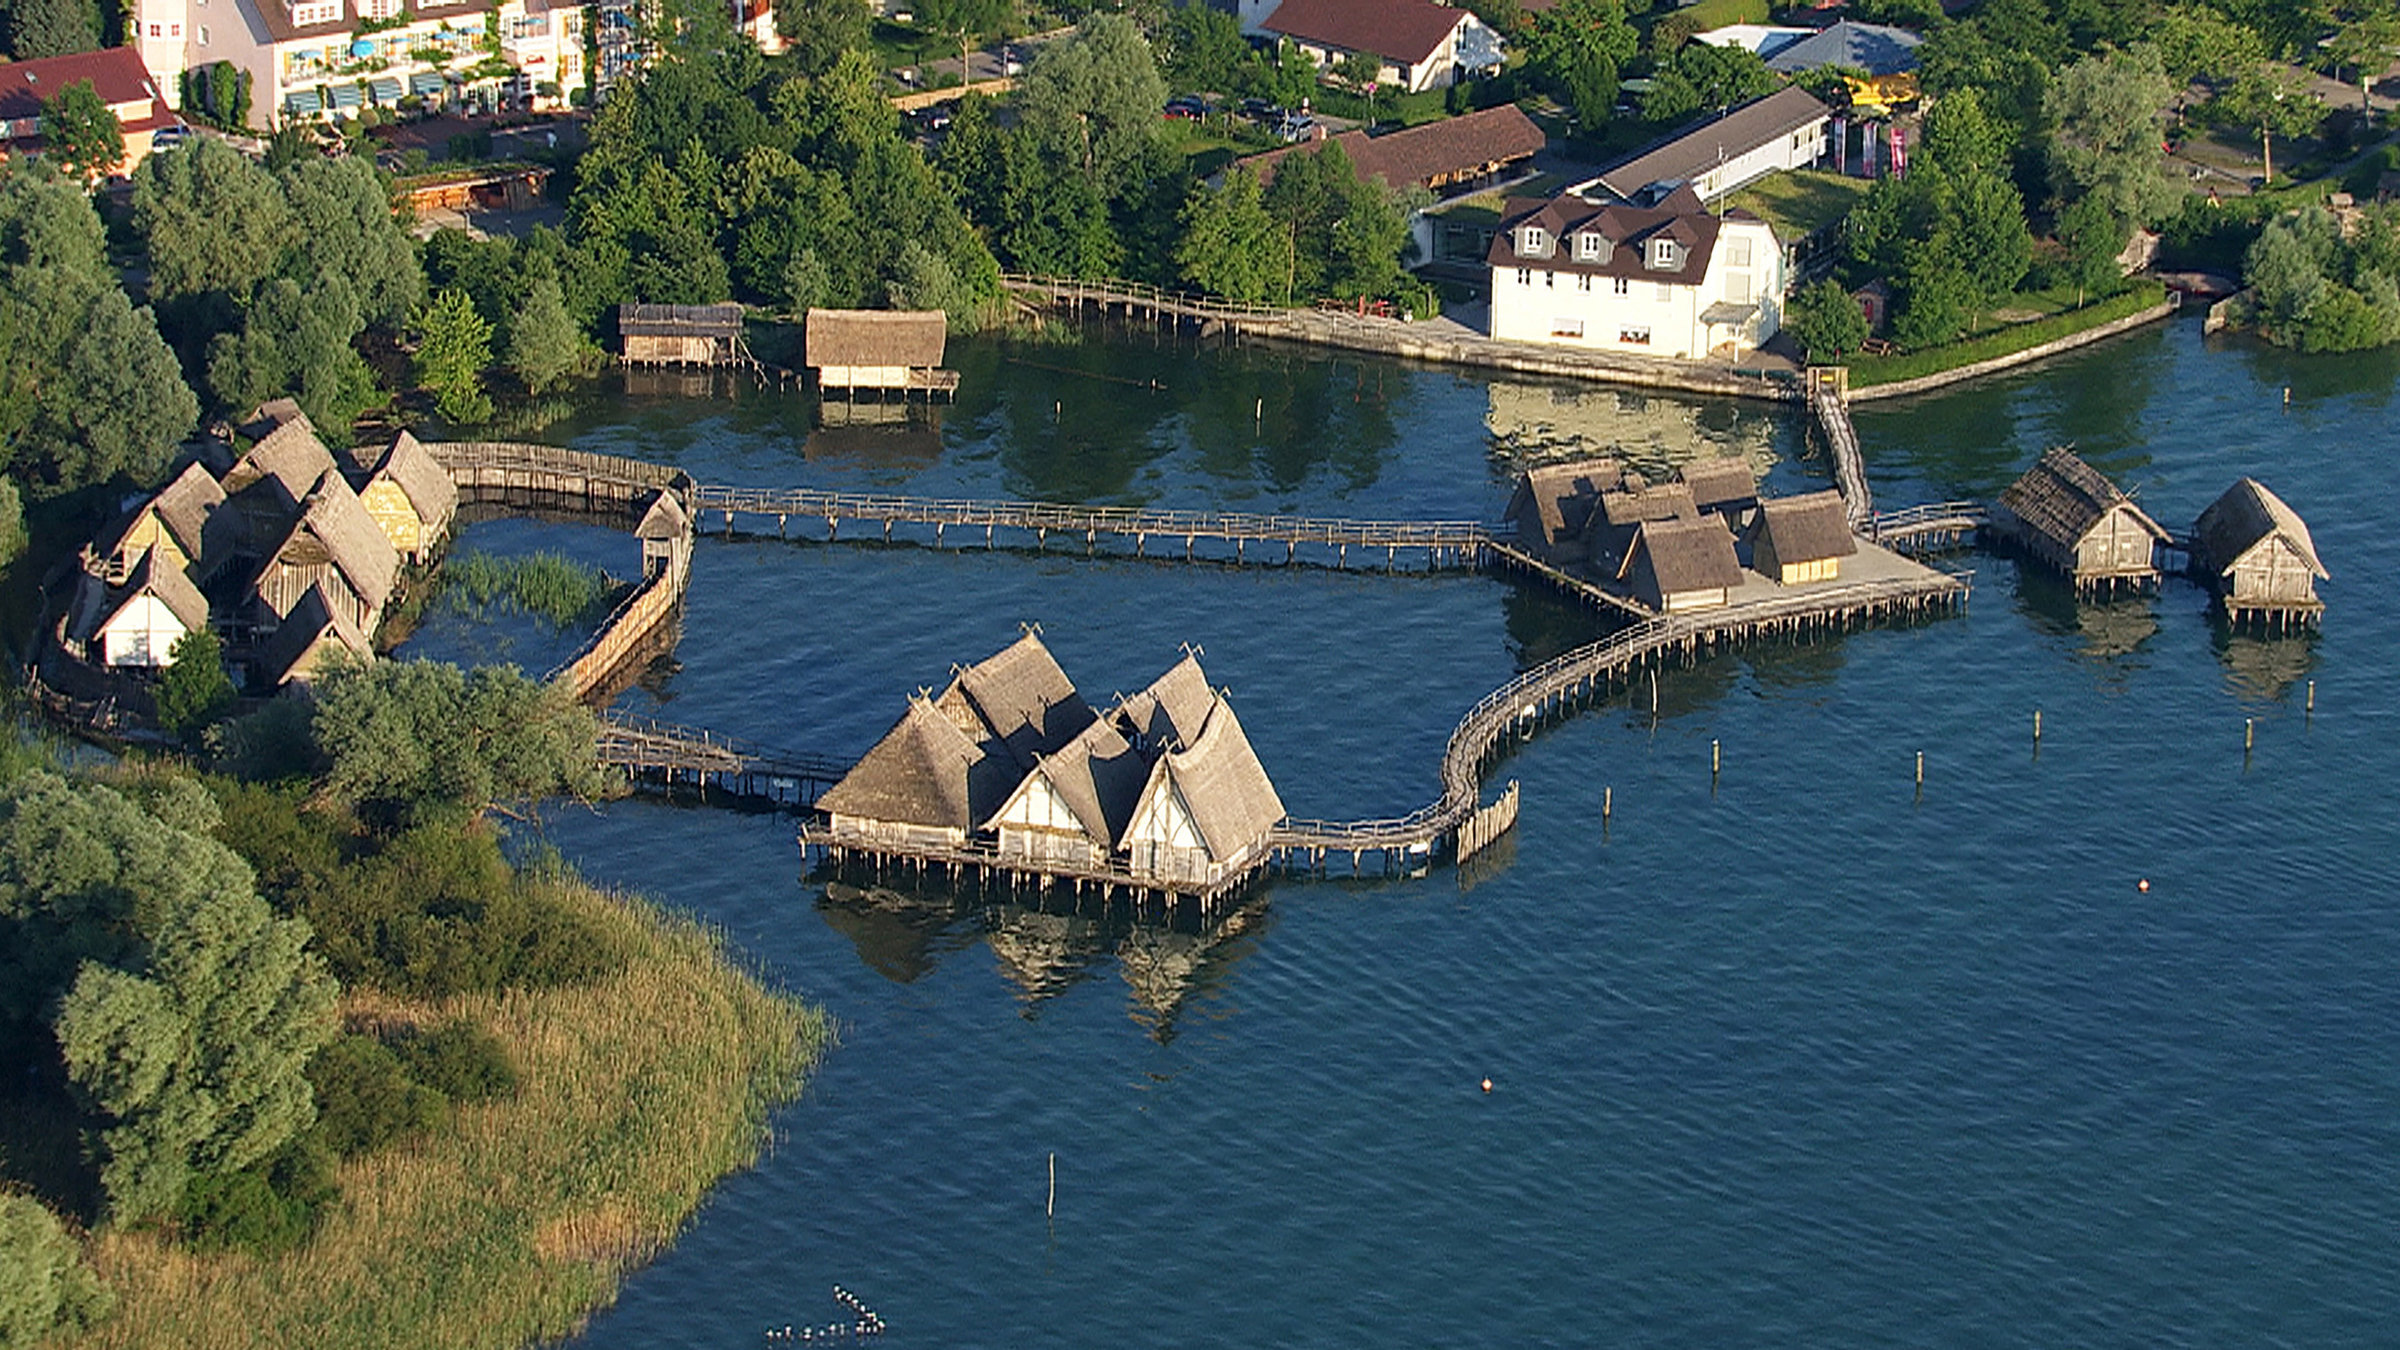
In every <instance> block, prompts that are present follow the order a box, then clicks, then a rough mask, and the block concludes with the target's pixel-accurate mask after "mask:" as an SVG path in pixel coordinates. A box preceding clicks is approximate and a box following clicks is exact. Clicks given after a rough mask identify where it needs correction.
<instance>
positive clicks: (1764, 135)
mask: <svg viewBox="0 0 2400 1350" xmlns="http://www.w3.org/2000/svg"><path fill="white" fill-rule="evenodd" d="M1832 118H1833V110H1832V109H1831V108H1828V107H1826V106H1825V105H1824V104H1823V103H1820V102H1818V101H1817V99H1816V97H1815V96H1814V95H1812V94H1810V93H1809V92H1808V91H1807V90H1805V89H1802V88H1800V87H1799V86H1798V85H1788V86H1786V87H1784V88H1782V89H1778V90H1776V91H1775V92H1774V93H1772V94H1764V95H1761V96H1760V97H1758V98H1754V99H1752V100H1750V101H1749V102H1748V103H1744V104H1741V105H1739V106H1737V107H1734V108H1730V109H1728V110H1727V111H1725V112H1724V113H1723V114H1721V115H1719V116H1716V117H1712V118H1709V119H1708V120H1707V121H1704V122H1702V123H1700V124H1699V125H1697V126H1694V127H1692V128H1690V129H1688V130H1685V131H1680V132H1677V133H1675V135H1673V136H1672V137H1670V138H1669V139H1667V140H1665V141H1663V142H1660V143H1659V144H1657V145H1654V146H1651V147H1650V148H1649V149H1647V150H1644V151H1642V152H1641V153H1639V154H1636V155H1634V156H1632V157H1631V158H1629V159H1626V160H1623V161H1621V162H1620V163H1618V164H1617V165H1616V166H1614V167H1613V168H1609V169H1605V170H1603V171H1602V172H1601V174H1600V176H1599V177H1598V178H1595V179H1593V180H1592V181H1591V182H1590V183H1586V184H1582V185H1580V186H1578V187H1577V188H1575V192H1577V193H1578V194H1580V195H1584V196H1597V195H1602V194H1605V195H1608V196H1613V197H1615V198H1617V199H1618V200H1620V201H1628V202H1638V201H1644V200H1647V199H1652V198H1655V197H1656V196H1657V195H1658V194H1659V193H1660V192H1661V191H1662V190H1663V185H1666V184H1676V183H1681V184H1688V185H1689V186H1690V187H1691V189H1692V190H1693V191H1694V192H1696V193H1698V194H1699V195H1700V200H1702V201H1704V202H1713V201H1715V200H1716V199H1717V198H1719V197H1722V196H1724V195H1726V194H1727V193H1730V192H1732V191H1734V190H1735V189H1737V188H1740V187H1743V186H1746V185H1747V184H1750V183H1753V182H1755V181H1757V180H1758V179H1761V178H1764V177H1766V176H1767V175H1768V174H1771V173H1776V172H1780V171H1782V170H1785V169H1805V168H1808V167H1810V166H1811V165H1814V164H1815V163H1817V161H1819V160H1821V159H1823V158H1824V157H1825V154H1826V150H1827V143H1826V137H1825V128H1826V125H1827V124H1828V123H1829V122H1830V121H1831V120H1832ZM1595 189H1597V191H1595Z"/></svg>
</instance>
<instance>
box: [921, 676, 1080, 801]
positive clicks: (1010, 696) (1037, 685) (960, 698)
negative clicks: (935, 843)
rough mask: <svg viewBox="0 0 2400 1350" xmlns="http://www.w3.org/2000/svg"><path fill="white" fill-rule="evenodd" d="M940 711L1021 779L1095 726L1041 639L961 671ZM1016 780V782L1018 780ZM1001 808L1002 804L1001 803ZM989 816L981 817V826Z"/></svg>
mask: <svg viewBox="0 0 2400 1350" xmlns="http://www.w3.org/2000/svg"><path fill="white" fill-rule="evenodd" d="M934 706H935V707H936V708H938V709H940V710H941V712H942V714H943V715H944V716H946V717H948V718H949V719H950V721H951V724H952V725H954V726H956V727H957V728H958V730H959V732H960V734H961V735H964V736H965V737H967V739H968V740H969V741H970V742H973V743H976V744H982V745H985V746H986V748H987V749H988V750H990V751H993V752H996V753H998V754H1000V755H1001V756H1002V757H1003V758H1004V759H1005V760H1006V761H1007V762H1009V763H1011V764H1013V765H1014V766H1015V771H1016V773H1017V774H1023V773H1025V772H1026V771H1028V770H1030V769H1031V768H1032V767H1033V764H1034V760H1035V759H1036V758H1037V757H1039V756H1042V755H1047V754H1054V753H1056V752H1057V751H1058V750H1059V749H1060V748H1062V747H1063V746H1065V745H1066V743H1067V742H1068V741H1070V740H1073V739H1074V738H1075V737H1076V736H1078V735H1080V734H1081V733H1082V731H1083V729H1084V728H1085V727H1087V726H1090V725H1091V724H1092V716H1093V714H1092V709H1091V705H1090V704H1087V703H1085V702H1084V701H1083V696H1082V695H1080V694H1078V693H1076V692H1075V682H1074V681H1073V680H1070V679H1068V678H1067V672H1065V671H1064V670H1061V669H1059V665H1058V661H1057V659H1056V658H1055V657H1053V656H1051V655H1050V649H1049V648H1048V647H1045V646H1043V645H1042V640H1041V638H1040V637H1039V636H1037V635H1035V634H1033V633H1030V632H1029V633H1027V634H1025V636H1023V637H1021V638H1018V639H1017V640H1016V641H1015V642H1012V643H1010V644H1009V645H1008V646H1006V647H1004V648H1002V649H1001V650H1000V651H998V652H997V653H995V654H993V655H992V656H991V657H989V658H988V659H986V660H983V661H979V662H977V663H975V664H974V665H972V666H967V667H965V668H963V669H960V670H958V671H957V672H956V673H955V674H953V675H952V676H951V679H950V687H949V688H947V689H945V690H943V691H942V694H941V697H940V698H938V699H935V700H934ZM1010 781H1011V782H1012V783H1013V782H1014V781H1015V779H1014V776H1013V775H1012V777H1011V779H1010ZM995 805H997V803H995ZM983 820H984V817H981V816H978V817H977V818H976V823H977V824H978V825H980V824H981V823H982V822H983Z"/></svg>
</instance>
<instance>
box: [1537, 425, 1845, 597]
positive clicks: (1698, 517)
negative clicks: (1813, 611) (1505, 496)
mask: <svg viewBox="0 0 2400 1350" xmlns="http://www.w3.org/2000/svg"><path fill="white" fill-rule="evenodd" d="M1508 519H1509V521H1510V522H1511V523H1512V524H1513V525H1514V526H1515V528H1516V541H1517V546H1518V547H1519V548H1521V549H1524V550H1525V551H1527V552H1529V553H1531V554H1533V555H1534V556H1535V557H1536V558H1537V559H1538V560H1539V561H1541V562H1543V563H1545V564H1548V565H1549V566H1551V567H1556V568H1560V569H1563V570H1568V571H1585V572H1589V573H1593V574H1596V575H1597V576H1598V577H1599V579H1600V580H1601V581H1602V582H1603V583H1604V584H1608V585H1610V586H1613V587H1616V588H1619V589H1622V590H1623V591H1625V592H1626V593H1628V594H1630V595H1632V596H1633V597H1635V598H1636V599H1638V600H1640V601H1641V602H1642V603H1643V604H1645V605H1647V606H1648V607H1649V608H1650V609H1652V610H1653V611H1656V612H1660V613H1677V612H1682V611H1687V610H1694V609H1707V608H1713V607H1715V606H1719V605H1724V604H1727V603H1730V602H1731V600H1732V597H1733V594H1734V592H1736V591H1737V590H1740V589H1741V588H1742V586H1743V585H1744V584H1745V581H1746V578H1747V576H1748V575H1750V574H1753V573H1754V574H1756V575H1757V576H1759V577H1760V578H1762V579H1763V580H1764V581H1767V582H1772V583H1774V584H1775V585H1778V586H1807V585H1812V584H1816V583H1820V582H1827V581H1835V580H1838V579H1840V577H1841V574H1842V562H1843V560H1844V559H1845V558H1849V557H1853V556H1855V555H1856V554H1857V552H1858V540H1857V538H1856V537H1855V536H1854V535H1852V534H1851V532H1850V527H1849V521H1848V517H1847V515H1846V514H1845V513H1844V510H1843V507H1842V499H1841V494H1839V493H1837V492H1834V491H1831V490H1827V491H1823V492H1812V493H1808V494H1806V495H1803V496H1795V497H1762V496H1760V495H1759V491H1758V482H1757V479H1756V478H1755V477H1754V476H1753V475H1752V474H1751V471H1750V466H1749V465H1748V464H1746V463H1744V462H1742V461H1741V460H1738V459H1713V460H1703V461H1699V462H1696V463H1693V464H1689V465H1686V466H1684V467H1683V468H1682V469H1681V470H1679V471H1678V472H1677V473H1676V475H1675V476H1674V477H1673V478H1671V479H1667V480H1665V481H1663V482H1657V483H1652V482H1649V481H1647V480H1645V479H1644V478H1643V476H1642V475H1641V474H1639V473H1635V472H1633V471H1631V470H1628V469H1627V468H1626V467H1625V466H1624V465H1623V464H1622V463H1620V462H1619V461H1617V460H1614V459H1609V458H1593V459H1579V460H1574V461H1571V462H1568V463H1562V464H1549V465H1543V466H1540V467H1537V468H1533V469H1528V470H1526V471H1525V472H1524V473H1523V474H1521V475H1519V477H1518V480H1517V488H1516V492H1515V494H1514V496H1513V497H1511V499H1510V501H1509V505H1508Z"/></svg>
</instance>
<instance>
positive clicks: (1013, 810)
mask: <svg viewBox="0 0 2400 1350" xmlns="http://www.w3.org/2000/svg"><path fill="white" fill-rule="evenodd" d="M817 806H818V809H819V810H820V811H821V812H822V813H823V815H824V817H825V822H826V823H825V824H823V825H822V826H811V827H810V828H809V829H808V830H807V831H804V832H803V835H802V839H803V841H804V842H805V843H808V844H811V845H814V846H818V847H822V848H823V849H825V850H826V851H827V853H828V854H829V855H831V856H832V857H833V858H834V859H835V860H836V861H865V862H869V863H873V864H875V865H879V866H881V865H890V864H893V863H905V864H918V865H924V864H930V865H934V866H937V867H940V868H943V869H945V870H947V871H948V872H949V873H950V874H951V875H953V876H954V877H959V876H970V875H971V876H975V877H984V876H990V877H995V878H1000V879H1004V880H1013V881H1017V882H1021V883H1030V884H1033V885H1038V886H1040V887H1042V888H1044V889H1047V888H1049V887H1050V886H1052V885H1055V884H1057V883H1059V882H1066V883H1069V884H1072V885H1074V886H1076V887H1077V888H1078V889H1083V888H1087V887H1090V886H1099V887H1101V888H1103V889H1115V888H1119V887H1122V888H1124V889H1126V890H1128V891H1130V892H1134V893H1145V892H1155V893H1161V894H1169V895H1199V896H1203V897H1214V896H1218V895H1222V894H1225V893H1227V892H1229V891H1231V890H1232V889H1234V888H1236V887H1238V886H1239V885H1240V883H1241V882H1242V881H1243V880H1245V879H1246V878H1247V877H1248V876H1249V875H1250V873H1252V872H1253V871H1255V870H1256V869H1257V868H1259V867H1260V866H1261V865H1263V864H1264V863H1265V862H1266V861H1267V858H1268V850H1269V836H1270V835H1271V834H1272V833H1273V831H1274V829H1275V827H1276V826H1277V825H1278V824H1279V823H1281V821H1282V820H1283V818H1284V809H1283V803H1282V801H1281V799H1280V798H1278V797H1277V796H1276V795H1275V786H1274V784H1273V783H1272V782H1271V781H1269V779H1268V777H1267V773H1266V770H1265V768H1264V767H1263V766H1261V765H1260V763H1259V761H1258V756H1257V754H1256V753H1255V752H1253V751H1252V749H1251V747H1250V740H1249V737H1248V736H1247V735H1246V734H1244V732H1243V730H1242V724H1241V720H1240V719H1239V718H1237V717H1236V716H1235V715H1234V711H1233V705H1232V704H1231V703H1229V702H1227V701H1226V698H1225V695H1224V693H1223V692H1222V691H1220V690H1216V689H1213V688H1211V687H1210V686H1209V683H1208V678H1207V676H1206V675H1205V674H1204V673H1203V672H1202V671H1201V668H1200V662H1199V659H1198V657H1197V656H1196V655H1194V654H1192V653H1190V652H1187V653H1186V654H1185V655H1184V657H1183V659H1182V660H1180V661H1178V662H1176V663H1175V665H1174V666H1172V667H1170V668H1169V669H1168V670H1167V672H1166V673H1165V674H1163V675H1161V676H1159V677H1158V679H1157V680H1155V681H1154V682H1152V683H1151V684H1150V686H1149V687H1148V688H1146V689H1143V690H1141V691H1140V692H1138V693H1135V694H1132V695H1130V696H1125V697H1120V698H1119V699H1118V700H1117V701H1116V702H1115V703H1114V704H1113V705H1111V706H1110V707H1108V708H1107V709H1105V710H1098V709H1094V708H1093V707H1091V706H1090V705H1089V704H1087V703H1085V702H1084V701H1083V699H1082V697H1081V696H1080V695H1079V694H1077V693H1076V690H1075V686H1074V684H1073V682H1072V681H1070V680H1069V679H1068V678H1067V675H1066V672H1065V671H1064V670H1062V669H1060V668H1059V665H1058V662H1057V661H1056V660H1055V659H1053V658H1052V656H1051V655H1050V651H1049V649H1048V648H1047V647H1045V646H1044V645H1043V644H1042V641H1041V639H1040V637H1039V636H1037V635H1036V634H1034V633H1031V632H1028V633H1027V634H1026V635H1025V636H1024V637H1022V638H1020V639H1018V640H1017V641H1016V642H1015V643H1013V644H1011V645H1010V646H1008V647H1007V648H1005V649H1003V650H1002V651H1000V652H999V653H998V654H996V655H994V656H992V657H991V658H989V659H988V660H985V661H982V662H979V663H977V664H976V665H973V666H969V667H965V668H963V669H960V670H958V671H956V672H955V674H954V675H953V676H952V678H951V681H950V684H949V686H948V687H947V688H946V689H944V690H943V691H942V692H941V694H940V695H938V696H936V695H933V694H932V693H931V692H930V691H924V692H920V693H919V694H917V695H916V696H914V697H912V698H911V699H910V700H909V703H908V708H907V710H906V711H905V712H903V713H902V714H901V717H900V720H899V722H898V723H897V724H896V725H894V726H893V728H892V729H891V731H890V732H888V733H887V734H885V736H884V737H883V739H882V740H881V741H879V742H877V744H876V745H875V748H874V749H872V750H870V751H868V752H867V754H866V756H865V757H864V758H863V759H861V760H860V761H859V762H858V764H857V765H856V766H855V767H853V768H852V769H851V770H850V772H849V773H848V774H847V775H846V776H845V777H844V778H843V779H842V780H841V782H839V783H837V784H835V785H834V786H833V787H832V788H831V789H829V790H828V791H827V792H826V793H825V795H824V796H823V797H822V798H820V799H819V800H818V803H817Z"/></svg>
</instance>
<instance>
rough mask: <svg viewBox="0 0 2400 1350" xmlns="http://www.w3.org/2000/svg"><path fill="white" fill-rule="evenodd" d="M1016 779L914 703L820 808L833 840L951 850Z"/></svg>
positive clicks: (944, 718) (923, 704)
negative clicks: (835, 835) (845, 837)
mask: <svg viewBox="0 0 2400 1350" xmlns="http://www.w3.org/2000/svg"><path fill="white" fill-rule="evenodd" d="M1017 776H1018V775H1017V771H1016V769H1015V768H1014V767H1013V766H1011V765H1009V764H1007V763H1006V762H1005V761H1004V760H1001V759H996V758H995V757H994V756H993V755H991V754H988V753H986V751H985V748H984V747H982V746H979V745H977V744H976V743H975V742H974V741H972V740H969V739H968V738H967V736H966V734H965V733H963V732H961V731H960V730H959V729H958V725H957V724H956V723H955V722H953V721H952V720H951V718H950V717H949V716H948V715H946V714H945V713H943V712H942V711H940V710H939V709H937V708H936V707H935V706H934V705H933V703H932V702H931V701H929V700H927V699H925V698H922V697H918V698H911V699H910V700H909V701H908V711H907V712H905V713H902V714H901V716H900V720H899V722H897V723H896V724H894V725H893V727H892V729H891V730H890V731H889V732H886V733H885V734H884V737H883V739H882V740H880V741H877V742H876V743H875V748H874V749H872V750H869V751H868V752H867V753H866V755H865V757H863V758H861V759H860V760H859V761H858V763H857V764H856V765H855V766H853V767H852V768H851V770H850V772H849V773H847V774H845V775H843V777H842V781H841V782H839V783H836V784H834V785H833V787H832V788H831V789H829V790H827V792H826V793H825V795H824V796H823V797H821V798H819V799H818V801H817V808H818V809H819V810H821V811H823V812H824V813H825V814H826V816H827V818H828V819H829V820H830V821H831V822H832V825H833V829H834V830H835V832H836V833H839V834H847V835H852V836H855V837H858V838H860V839H861V840H863V841H866V842H871V843H876V844H885V845H895V846H898V847H901V848H908V847H956V846H958V845H960V844H963V843H965V842H966V839H967V836H968V835H970V834H972V833H974V831H975V829H976V827H977V826H978V825H980V824H982V823H983V821H984V820H985V819H986V818H987V817H989V816H990V815H991V813H992V812H993V811H994V810H996V809H997V808H998V807H999V805H1000V803H1001V802H1002V801H1003V800H1004V799H1005V798H1006V796H1007V794H1008V790H1009V788H1010V786H1011V785H1012V784H1014V783H1015V782H1016V780H1017Z"/></svg>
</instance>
